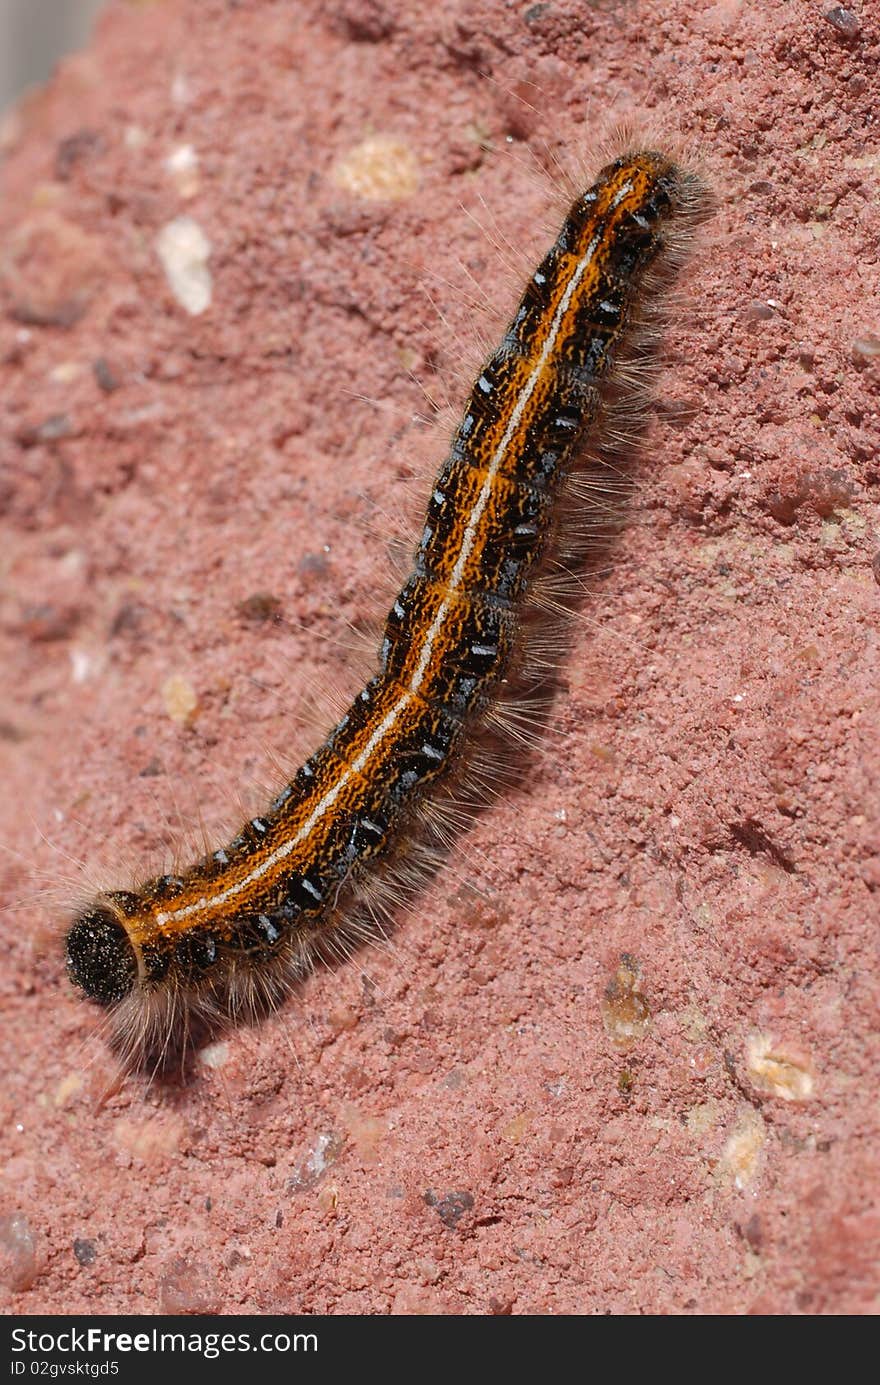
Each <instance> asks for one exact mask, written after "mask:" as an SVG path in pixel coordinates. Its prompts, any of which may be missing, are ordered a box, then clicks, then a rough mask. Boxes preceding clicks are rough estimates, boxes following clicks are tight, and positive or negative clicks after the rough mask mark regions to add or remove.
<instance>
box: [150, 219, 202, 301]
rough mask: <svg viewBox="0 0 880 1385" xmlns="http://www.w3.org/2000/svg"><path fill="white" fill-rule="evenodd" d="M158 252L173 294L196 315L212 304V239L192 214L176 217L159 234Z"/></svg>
mask: <svg viewBox="0 0 880 1385" xmlns="http://www.w3.org/2000/svg"><path fill="white" fill-rule="evenodd" d="M156 251H157V253H158V255H159V259H160V260H161V261H162V268H163V269H164V271H165V276H166V278H167V280H168V284H169V286H170V288H171V292H172V293H173V294H174V297H175V298H176V299H177V301H178V303H180V305H181V307H183V308H185V309H186V311H187V312H188V313H192V315H193V316H194V317H195V316H197V315H198V314H199V313H203V312H204V311H205V309H206V308H207V307H209V306H210V303H211V271H210V270H209V269H208V257H209V256H210V254H211V242H210V241H209V240H208V237H207V236H206V235H205V233H204V231H203V230H202V228H201V226H200V225H199V223H198V222H197V221H194V220H193V218H192V217H191V216H176V217H175V218H174V220H173V221H169V222H167V223H166V224H165V225H164V226H163V227H162V230H161V231H160V232H159V234H158V236H157V237H156Z"/></svg>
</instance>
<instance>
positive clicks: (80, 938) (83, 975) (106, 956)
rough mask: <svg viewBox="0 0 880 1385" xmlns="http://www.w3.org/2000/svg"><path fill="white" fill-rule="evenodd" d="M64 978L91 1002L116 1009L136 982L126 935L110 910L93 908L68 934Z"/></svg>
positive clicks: (131, 950) (98, 907)
mask: <svg viewBox="0 0 880 1385" xmlns="http://www.w3.org/2000/svg"><path fill="white" fill-rule="evenodd" d="M66 948H67V974H68V976H69V977H70V979H71V981H72V982H73V984H74V985H75V986H79V988H80V990H81V991H84V992H85V993H86V995H87V996H88V997H89V999H90V1000H96V1001H97V1002H98V1004H99V1005H115V1004H116V1002H117V1001H120V1000H123V999H124V998H125V996H127V995H128V993H129V991H131V990H132V989H133V987H134V984H135V981H136V980H137V974H138V964H137V957H136V956H135V952H134V948H133V947H132V945H131V942H130V940H129V937H128V934H127V933H126V931H125V929H124V927H123V926H122V924H121V923H120V921H119V919H118V918H117V916H116V914H114V913H113V911H112V909H108V908H106V907H104V906H102V905H100V904H93V905H92V907H91V908H90V909H86V910H85V912H84V913H82V914H80V915H79V917H78V918H77V919H75V920H74V922H73V924H72V925H71V927H70V928H69V929H68V932H67V942H66Z"/></svg>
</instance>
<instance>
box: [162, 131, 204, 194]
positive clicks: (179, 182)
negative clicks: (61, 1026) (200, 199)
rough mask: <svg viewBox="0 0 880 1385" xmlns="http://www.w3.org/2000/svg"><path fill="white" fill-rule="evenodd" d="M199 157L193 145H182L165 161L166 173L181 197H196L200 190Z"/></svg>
mask: <svg viewBox="0 0 880 1385" xmlns="http://www.w3.org/2000/svg"><path fill="white" fill-rule="evenodd" d="M198 169H199V156H198V154H197V153H196V151H195V149H193V147H192V145H191V144H180V145H178V147H177V148H176V149H173V150H172V151H171V153H170V154H169V155H168V158H167V159H166V160H165V171H166V172H167V173H168V174H169V175H170V177H171V178H172V179H173V181H174V183H175V185H176V187H177V191H178V192H179V193H180V195H181V197H195V195H196V193H197V192H198V190H199V173H198Z"/></svg>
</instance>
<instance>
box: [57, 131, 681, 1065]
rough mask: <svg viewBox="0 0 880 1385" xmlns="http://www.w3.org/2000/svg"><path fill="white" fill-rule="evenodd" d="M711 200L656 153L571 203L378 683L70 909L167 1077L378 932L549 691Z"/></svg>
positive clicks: (423, 547)
mask: <svg viewBox="0 0 880 1385" xmlns="http://www.w3.org/2000/svg"><path fill="white" fill-rule="evenodd" d="M706 205H707V199H706V195H705V191H704V189H703V186H702V184H701V183H700V181H699V179H698V178H697V177H696V176H695V175H694V174H693V173H690V172H688V171H686V170H684V169H683V168H681V167H680V166H679V165H678V164H677V163H675V162H674V161H673V160H672V159H670V158H669V157H667V156H665V155H664V154H661V153H657V152H654V151H650V150H648V151H636V152H629V153H626V154H624V155H623V156H622V157H620V158H618V159H616V160H615V161H614V162H613V163H610V164H609V165H608V166H607V167H605V168H604V169H603V170H602V171H601V173H600V174H599V177H598V180H597V181H596V183H595V184H594V185H593V186H592V187H591V188H589V189H588V190H587V191H585V192H583V193H581V194H580V196H578V197H577V198H576V199H575V201H574V202H573V204H572V205H571V207H570V209H569V211H568V214H567V216H566V218H565V220H564V222H563V224H562V228H561V230H560V232H559V235H558V237H557V239H556V241H555V243H554V244H553V246H552V247H551V248H550V250H549V252H548V253H547V255H546V256H545V258H544V259H543V260H542V261H541V263H540V264H539V265H538V267H537V269H536V270H535V272H534V274H533V275H532V277H531V278H530V280H529V281H528V283H527V284H526V287H525V290H524V292H523V295H522V298H521V300H520V303H519V306H518V308H517V310H516V313H515V315H514V317H513V319H512V321H511V323H510V325H509V327H508V329H507V331H506V333H505V335H504V337H503V340H502V342H501V345H500V347H499V348H498V349H497V350H496V351H495V353H494V354H493V355H492V356H490V357H489V359H488V360H487V361H486V362H485V364H484V365H483V368H482V370H481V371H480V373H479V375H478V377H477V379H476V381H475V383H474V385H473V388H472V390H471V393H470V395H469V397H468V399H467V401H466V404H465V407H464V411H463V414H462V419H461V423H460V424H459V427H458V429H457V431H456V433H455V435H454V437H453V440H452V446H451V450H450V452H449V454H448V456H447V458H446V460H445V461H444V463H443V465H442V467H441V469H440V471H439V473H438V475H437V477H436V480H435V482H434V486H433V490H432V493H431V496H430V500H429V503H428V509H427V515H426V519H425V525H424V530H423V532H422V536H421V540H420V542H419V544H418V547H417V550H416V553H415V559H414V565H413V569H412V572H411V574H410V576H409V577H408V579H407V581H406V582H405V584H404V586H403V588H402V589H401V591H400V593H399V594H398V596H397V598H396V599H395V601H394V603H393V605H392V607H391V610H390V612H389V614H388V617H387V619H386V621H385V626H384V633H383V638H382V644H381V648H380V653H379V662H378V668H377V671H376V673H375V675H374V676H373V677H372V678H371V679H370V681H369V682H368V683H367V685H366V686H365V687H364V688H363V689H362V691H361V692H360V693H359V694H358V695H357V697H356V698H355V700H354V702H353V703H352V705H351V707H350V708H349V710H348V711H347V713H346V714H345V715H344V716H343V717H342V719H341V721H339V723H338V724H337V725H336V726H335V727H334V728H333V730H332V731H331V732H330V734H329V735H328V736H327V738H326V739H325V741H324V742H323V744H322V745H321V746H320V747H319V749H318V750H317V751H316V752H315V754H314V755H312V756H311V758H310V759H308V760H307V761H306V763H305V764H304V765H303V766H302V767H301V769H299V771H298V772H297V773H296V775H295V776H294V778H293V779H292V780H291V781H290V782H289V783H288V784H286V785H285V786H284V788H283V789H282V790H281V792H280V793H279V794H278V795H277V797H276V798H275V800H274V801H273V802H272V803H271V804H270V805H269V807H268V808H267V810H266V812H265V813H263V814H262V815H260V816H258V817H254V818H252V819H251V820H250V821H248V822H246V823H245V824H244V826H243V827H242V829H241V830H240V832H239V833H238V835H237V836H236V837H234V838H233V840H232V841H231V842H229V843H228V844H227V845H226V846H225V847H222V848H220V849H218V850H216V851H214V852H213V853H211V854H209V855H207V856H205V857H204V858H203V859H201V860H198V861H196V862H195V863H194V864H193V865H191V866H189V867H188V868H187V869H185V870H183V871H181V872H180V873H175V874H166V875H161V876H158V877H154V878H152V879H149V880H147V881H145V882H144V883H142V884H140V885H138V886H137V887H135V888H132V889H129V890H114V891H110V892H107V893H104V894H101V895H100V896H99V897H98V898H97V899H96V900H95V901H94V902H93V903H91V904H90V905H89V906H88V907H87V908H85V909H84V910H83V911H82V912H81V913H80V914H79V915H78V917H77V918H76V919H75V920H74V922H73V924H72V925H71V927H70V928H69V930H68V933H67V941H66V947H67V967H68V972H69V975H70V977H71V978H72V980H73V981H74V982H75V983H76V984H77V986H79V987H80V988H81V989H82V990H83V991H84V992H85V993H86V995H87V996H89V997H90V998H91V999H93V1000H95V1001H97V1002H98V1003H99V1004H100V1005H102V1006H103V1007H105V1008H106V1010H107V1012H108V1015H109V1020H110V1026H111V1031H112V1033H113V1036H114V1040H115V1044H116V1046H117V1048H118V1049H120V1051H121V1052H122V1053H123V1055H124V1057H125V1059H126V1061H128V1062H129V1063H132V1064H138V1063H142V1062H144V1061H151V1062H154V1063H155V1064H156V1065H157V1066H161V1065H162V1064H163V1063H164V1062H165V1061H167V1059H168V1058H169V1057H170V1056H171V1055H172V1054H175V1053H177V1052H178V1051H180V1050H186V1048H187V1047H188V1046H189V1045H190V1044H191V1043H192V1042H193V1040H194V1038H195V1037H197V1036H198V1035H199V1034H201V1033H203V1032H206V1031H210V1030H212V1029H214V1028H216V1027H217V1026H218V1025H220V1024H223V1023H226V1022H234V1021H235V1020H236V1019H237V1018H239V1017H250V1016H255V1015H258V1014H260V1013H263V1012H265V1011H266V1010H268V1009H270V1008H272V1007H273V1006H274V1005H276V1004H277V1003H278V1002H280V1000H281V999H282V998H283V997H284V996H285V995H286V994H287V992H288V991H289V990H290V988H291V986H292V985H293V984H294V983H295V981H296V980H297V979H298V978H300V977H302V975H303V974H304V973H305V971H306V970H307V969H308V967H309V966H310V965H311V964H312V963H313V961H314V960H315V958H316V957H319V956H320V955H322V954H325V955H327V954H329V953H330V952H332V951H333V950H334V948H336V949H338V947H339V944H340V939H345V938H348V939H359V938H361V937H364V936H366V935H367V934H369V932H370V931H371V923H370V920H371V918H375V916H376V914H377V913H379V912H382V911H383V910H385V908H386V906H387V904H388V902H389V901H391V902H396V901H397V900H398V899H399V898H400V895H401V893H402V892H403V893H408V892H410V891H411V890H412V889H413V888H414V886H415V884H416V883H417V882H418V880H419V879H420V878H421V877H422V876H423V875H424V873H425V871H426V870H427V869H430V868H431V866H432V864H433V863H435V862H436V859H437V852H438V849H439V848H441V847H442V846H443V845H445V844H446V843H447V841H448V839H449V836H450V834H451V831H452V827H453V826H454V825H457V822H458V820H460V818H461V816H462V811H463V810H464V812H465V813H467V812H472V811H473V810H474V808H475V807H476V806H477V804H478V803H479V801H480V800H481V798H485V797H486V796H487V794H489V793H490V792H492V791H493V789H494V788H496V787H497V783H498V782H499V781H501V780H503V777H504V774H505V772H506V769H507V765H508V761H509V759H510V752H511V748H513V749H514V750H516V748H517V746H518V742H519V740H520V739H521V738H522V733H521V731H520V730H519V729H518V726H517V713H516V705H517V699H518V700H519V705H520V706H521V707H523V706H528V707H531V706H533V705H534V704H535V702H536V700H538V701H540V699H542V698H543V699H545V700H546V699H547V697H548V696H549V684H550V682H551V672H552V668H553V667H554V665H555V664H558V661H559V649H560V647H561V645H560V635H561V633H562V631H563V630H564V626H565V616H566V607H568V608H570V607H571V606H572V605H573V604H574V600H573V597H572V595H571V589H570V578H571V573H572V571H573V570H575V569H576V568H577V567H578V565H579V564H582V563H583V559H584V554H585V551H586V548H587V545H588V543H589V539H590V535H591V531H592V534H593V535H595V531H596V528H597V527H601V524H602V520H603V498H602V490H603V483H602V472H603V468H604V471H605V489H606V491H607V489H608V480H609V477H608V460H607V459H608V456H609V455H611V454H612V453H613V450H614V446H615V444H614V436H615V426H614V405H615V398H616V396H617V395H618V394H620V392H621V389H622V388H623V385H624V384H625V383H626V373H627V367H629V376H630V377H634V378H637V377H638V372H639V370H640V368H641V367H642V365H643V364H644V360H645V353H646V350H647V347H646V345H645V341H646V338H645V329H646V326H649V325H650V322H651V320H652V315H653V314H654V312H655V304H656V303H657V302H658V301H659V296H660V294H661V292H662V289H663V287H664V286H665V284H666V282H667V281H668V280H669V279H670V278H671V277H672V275H673V274H674V272H675V270H676V269H677V267H678V264H679V262H680V259H681V256H682V253H683V251H684V249H685V248H686V244H687V239H688V233H689V231H690V229H691V228H692V226H693V225H694V223H695V222H696V221H697V220H699V219H700V218H701V217H702V216H703V215H704V214H705V210H706ZM612 365H613V366H614V369H613V370H612ZM630 393H631V390H630ZM554 572H556V573H557V575H558V574H561V575H562V580H561V583H560V582H559V581H557V585H556V587H555V588H554V586H553V573H554ZM566 579H567V581H568V585H566ZM548 593H549V595H548ZM506 709H509V710H506ZM505 749H506V751H507V755H506V756H505V755H504V750H505ZM372 931H375V928H374V927H373V928H372Z"/></svg>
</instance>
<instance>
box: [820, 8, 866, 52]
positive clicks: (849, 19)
mask: <svg viewBox="0 0 880 1385" xmlns="http://www.w3.org/2000/svg"><path fill="white" fill-rule="evenodd" d="M825 19H826V22H827V23H828V24H830V25H831V27H832V29H833V30H834V32H835V33H836V34H837V36H838V38H842V39H843V40H844V41H845V42H846V43H852V42H854V40H855V39H857V38H858V36H859V34H860V33H861V32H862V26H861V24H860V23H859V21H858V17H857V16H856V15H854V14H853V12H852V10H845V9H844V8H843V6H842V5H835V7H834V9H833V10H828V11H827V13H826V15H825Z"/></svg>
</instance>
